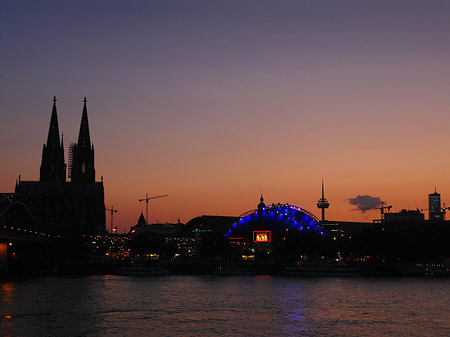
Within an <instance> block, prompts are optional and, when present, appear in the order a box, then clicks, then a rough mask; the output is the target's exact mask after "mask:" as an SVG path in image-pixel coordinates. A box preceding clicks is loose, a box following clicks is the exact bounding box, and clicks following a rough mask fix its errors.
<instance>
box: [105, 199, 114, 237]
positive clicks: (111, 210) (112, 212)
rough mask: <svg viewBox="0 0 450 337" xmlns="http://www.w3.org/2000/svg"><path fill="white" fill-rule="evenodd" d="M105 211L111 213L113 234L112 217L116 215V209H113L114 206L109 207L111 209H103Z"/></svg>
mask: <svg viewBox="0 0 450 337" xmlns="http://www.w3.org/2000/svg"><path fill="white" fill-rule="evenodd" d="M105 211H108V212H111V232H110V233H111V234H112V232H113V216H114V213H117V209H114V206H111V209H105Z"/></svg>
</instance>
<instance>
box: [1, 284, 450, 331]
mask: <svg viewBox="0 0 450 337" xmlns="http://www.w3.org/2000/svg"><path fill="white" fill-rule="evenodd" d="M0 287H1V288H0V324H1V330H0V335H1V336H450V279H416V278H399V279H378V278H375V279H365V278H351V279H348V278H288V277H280V276H234V277H218V276H167V277H147V278H133V277H124V276H92V277H81V278H59V277H50V278H41V279H34V280H26V281H20V282H16V283H3V284H0Z"/></svg>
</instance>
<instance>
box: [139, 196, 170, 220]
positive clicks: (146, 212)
mask: <svg viewBox="0 0 450 337" xmlns="http://www.w3.org/2000/svg"><path fill="white" fill-rule="evenodd" d="M164 197H168V195H167V194H164V195H157V196H155V197H149V196H148V194H147V193H145V198H144V199H139V201H145V222H146V224H147V225H148V201H149V200H152V199H157V198H164Z"/></svg>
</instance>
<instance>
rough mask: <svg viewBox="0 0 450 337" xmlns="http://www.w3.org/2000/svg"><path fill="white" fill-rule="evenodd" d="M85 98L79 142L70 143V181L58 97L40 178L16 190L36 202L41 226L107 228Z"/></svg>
mask: <svg viewBox="0 0 450 337" xmlns="http://www.w3.org/2000/svg"><path fill="white" fill-rule="evenodd" d="M86 103H87V100H86V97H85V98H84V106H83V113H82V117H81V125H80V132H79V135H78V142H77V143H74V144H71V145H70V151H69V152H70V153H69V178H70V182H68V181H66V163H65V161H64V141H63V138H62V137H61V140H60V137H59V127H58V116H57V111H56V97H54V98H53V110H52V116H51V119H50V128H49V131H48V137H47V144H44V146H43V149H42V162H41V169H40V178H39V181H21V180H20V177H19V181H18V182H17V183H16V190H15V192H16V193H20V194H23V195H24V196H26V197H27V198H28V200H29V201H30V202H31V203H32V205H33V206H34V209H35V212H36V214H37V216H38V220H39V223H40V226H41V229H42V230H43V231H45V232H49V233H69V234H76V233H78V234H81V233H82V234H90V233H103V232H105V223H106V220H105V197H104V188H103V179H102V181H101V182H96V181H95V167H94V146H93V145H92V143H91V138H90V133H89V123H88V115H87V106H86Z"/></svg>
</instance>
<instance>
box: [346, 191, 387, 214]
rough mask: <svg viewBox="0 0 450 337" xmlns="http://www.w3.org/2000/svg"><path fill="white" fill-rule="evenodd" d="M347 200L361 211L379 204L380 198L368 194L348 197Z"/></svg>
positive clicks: (374, 207)
mask: <svg viewBox="0 0 450 337" xmlns="http://www.w3.org/2000/svg"><path fill="white" fill-rule="evenodd" d="M348 202H349V203H350V204H351V205H355V206H356V207H357V209H358V210H359V211H361V212H363V213H364V212H366V211H370V210H371V209H376V208H378V207H380V206H381V199H380V198H379V197H371V196H370V195H358V196H357V197H355V198H350V199H348Z"/></svg>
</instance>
